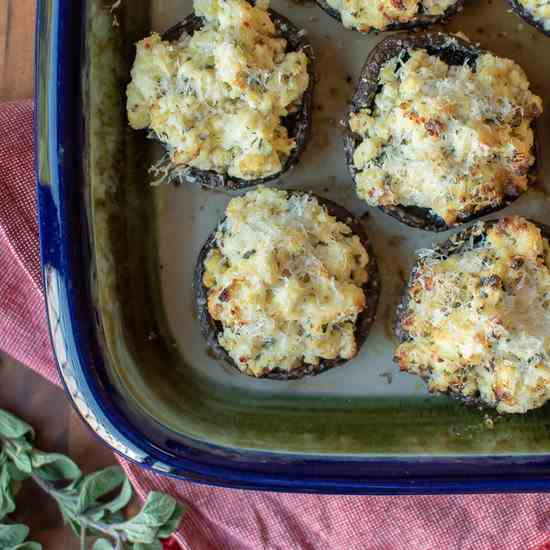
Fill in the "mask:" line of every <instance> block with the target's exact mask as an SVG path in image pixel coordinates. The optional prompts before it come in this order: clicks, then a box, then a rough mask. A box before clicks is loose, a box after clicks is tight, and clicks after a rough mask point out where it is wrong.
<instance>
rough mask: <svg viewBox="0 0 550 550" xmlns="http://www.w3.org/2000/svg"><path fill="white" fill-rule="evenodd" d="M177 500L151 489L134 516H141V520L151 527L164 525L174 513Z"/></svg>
mask: <svg viewBox="0 0 550 550" xmlns="http://www.w3.org/2000/svg"><path fill="white" fill-rule="evenodd" d="M176 505H177V502H176V501H175V499H173V498H172V497H171V496H170V495H165V494H164V493H159V492H157V491H151V492H150V493H149V494H148V495H147V499H146V500H145V504H144V505H143V508H142V509H141V512H140V513H139V514H138V515H137V516H136V517H135V518H134V519H138V518H140V517H141V518H142V519H143V522H144V523H146V524H147V525H151V526H153V527H160V526H161V525H164V524H165V523H166V522H167V521H168V520H169V519H170V517H171V516H172V514H173V513H174V509H175V508H176Z"/></svg>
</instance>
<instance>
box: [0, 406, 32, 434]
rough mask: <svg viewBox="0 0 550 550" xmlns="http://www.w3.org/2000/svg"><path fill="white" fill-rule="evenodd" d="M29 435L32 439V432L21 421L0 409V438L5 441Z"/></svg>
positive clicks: (30, 428)
mask: <svg viewBox="0 0 550 550" xmlns="http://www.w3.org/2000/svg"><path fill="white" fill-rule="evenodd" d="M26 435H29V436H30V437H31V438H34V430H33V429H32V427H31V426H29V425H28V424H27V423H26V422H23V420H20V419H19V418H17V417H16V416H13V414H10V413H9V412H7V411H3V410H1V409H0V436H2V437H4V438H6V439H17V438H19V437H24V436H26Z"/></svg>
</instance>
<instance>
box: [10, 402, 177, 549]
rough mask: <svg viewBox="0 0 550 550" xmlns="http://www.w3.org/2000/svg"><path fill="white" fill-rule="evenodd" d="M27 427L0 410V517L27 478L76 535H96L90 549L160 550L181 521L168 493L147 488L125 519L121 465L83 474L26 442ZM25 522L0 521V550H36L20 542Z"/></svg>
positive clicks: (126, 489)
mask: <svg viewBox="0 0 550 550" xmlns="http://www.w3.org/2000/svg"><path fill="white" fill-rule="evenodd" d="M33 439H34V431H33V429H32V427H31V426H29V425H28V424H27V423H26V422H23V421H22V420H20V419H19V418H17V417H15V416H14V415H12V414H10V413H8V412H6V411H3V410H0V443H1V452H0V521H3V520H5V518H6V516H8V515H9V514H11V513H12V512H14V511H15V507H16V503H15V497H16V495H17V493H18V491H19V488H20V486H21V484H22V483H23V482H24V481H25V480H27V479H30V480H33V481H34V482H35V483H36V484H37V485H38V486H39V487H40V488H41V489H42V490H43V491H44V492H46V493H47V494H48V495H50V496H51V497H52V498H54V499H55V501H56V502H57V504H58V506H59V509H60V511H61V514H62V516H63V519H64V520H65V523H66V524H68V525H69V526H70V527H71V528H72V530H73V531H74V532H75V534H76V535H77V536H78V537H80V541H81V548H82V549H83V550H85V548H86V541H87V537H89V536H90V537H95V538H97V537H99V538H97V540H96V542H95V543H94V545H93V550H113V549H114V550H161V549H162V544H161V542H160V540H161V539H164V538H167V537H168V536H169V535H171V534H172V533H173V532H174V531H175V529H176V528H177V526H178V525H179V522H180V520H181V517H182V515H183V511H184V510H183V506H182V505H181V504H179V503H178V502H176V500H174V499H173V498H172V497H171V496H169V495H165V494H163V493H158V492H154V491H153V492H151V493H149V495H148V496H147V499H146V501H145V503H144V505H143V508H142V509H141V511H140V512H139V513H138V514H136V515H135V516H134V517H132V518H130V519H126V517H125V515H124V509H125V508H126V506H127V505H128V503H129V502H130V500H131V499H132V496H133V490H132V486H131V484H130V482H129V481H128V478H127V477H126V476H125V474H124V472H123V470H122V468H120V467H119V466H111V467H109V468H105V469H104V470H100V471H99V472H95V473H92V474H88V475H83V474H82V472H81V471H80V468H79V467H78V466H77V465H76V464H75V463H74V462H73V461H72V460H71V459H70V458H69V457H68V456H65V455H62V454H58V453H44V452H42V451H40V450H38V449H36V448H35V447H34V446H33V444H32V441H33ZM28 535H29V529H28V527H27V526H25V525H19V524H0V550H41V548H42V547H41V545H40V544H38V543H36V542H28V541H27V542H26V540H27V537H28Z"/></svg>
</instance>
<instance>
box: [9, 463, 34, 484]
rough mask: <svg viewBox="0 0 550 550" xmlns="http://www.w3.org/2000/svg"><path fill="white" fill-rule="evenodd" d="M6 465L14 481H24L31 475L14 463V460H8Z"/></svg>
mask: <svg viewBox="0 0 550 550" xmlns="http://www.w3.org/2000/svg"><path fill="white" fill-rule="evenodd" d="M6 466H7V468H8V472H9V475H10V477H11V479H12V480H13V481H24V480H25V479H28V477H29V475H30V474H28V473H26V472H22V471H21V470H20V469H19V468H18V467H17V466H16V465H15V464H13V462H8V463H7V464H6Z"/></svg>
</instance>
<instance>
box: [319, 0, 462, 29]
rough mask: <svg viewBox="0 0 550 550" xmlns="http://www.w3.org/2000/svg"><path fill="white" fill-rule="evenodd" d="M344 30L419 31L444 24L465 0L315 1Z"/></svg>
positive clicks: (460, 7)
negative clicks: (344, 28)
mask: <svg viewBox="0 0 550 550" xmlns="http://www.w3.org/2000/svg"><path fill="white" fill-rule="evenodd" d="M316 2H317V4H318V5H319V6H320V7H321V8H322V9H323V10H324V11H326V12H327V13H328V14H329V15H330V16H331V17H333V18H334V19H336V20H338V21H340V22H341V23H342V25H344V27H346V28H348V29H355V30H358V31H359V32H363V33H367V32H371V31H395V30H402V29H419V28H425V27H429V26H430V25H435V24H436V23H446V22H447V21H448V20H449V19H450V18H451V17H452V16H453V15H456V14H457V13H458V12H459V11H460V10H462V7H463V5H464V0H421V1H418V0H316Z"/></svg>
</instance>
